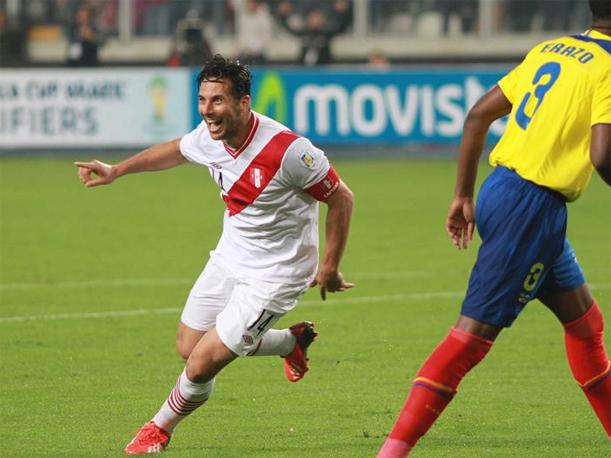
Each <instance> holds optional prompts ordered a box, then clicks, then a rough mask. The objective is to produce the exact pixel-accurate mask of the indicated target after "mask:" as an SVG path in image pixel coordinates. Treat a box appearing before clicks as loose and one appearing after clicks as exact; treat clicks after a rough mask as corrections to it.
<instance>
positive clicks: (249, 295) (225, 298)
mask: <svg viewBox="0 0 611 458" xmlns="http://www.w3.org/2000/svg"><path fill="white" fill-rule="evenodd" d="M307 289H308V284H307V283H303V284H302V285H287V284H283V283H271V282H266V281H261V280H256V279H252V278H246V277H243V276H240V275H237V274H235V273H234V272H232V271H230V270H229V269H228V268H227V267H226V266H224V265H222V264H221V263H219V261H218V260H215V259H210V260H209V261H208V263H207V264H206V267H205V268H204V270H203V272H202V273H201V274H200V276H199V278H198V279H197V281H196V282H195V284H194V285H193V288H192V289H191V292H190V293H189V297H188V298H187V302H186V304H185V308H184V309H183V311H182V316H181V318H180V321H182V323H183V324H185V325H186V326H188V327H190V328H191V329H195V330H197V331H208V330H210V329H212V328H214V327H216V331H217V333H218V335H219V337H220V339H221V341H222V342H223V343H224V344H225V345H226V346H227V348H229V349H230V350H231V351H232V352H234V353H235V354H237V355H240V356H245V355H247V354H248V353H249V352H251V351H253V350H254V349H255V348H256V346H257V344H258V343H259V340H260V339H261V337H263V335H264V334H265V333H266V332H267V331H268V330H269V329H270V328H271V327H272V326H273V325H274V324H275V323H276V321H278V320H279V319H280V318H281V317H282V316H283V315H285V314H286V313H287V312H289V311H290V310H292V309H293V308H294V307H295V305H297V301H298V300H299V298H300V297H301V296H302V295H303V294H304V293H305V292H306V291H307Z"/></svg>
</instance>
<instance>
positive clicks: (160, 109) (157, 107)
mask: <svg viewBox="0 0 611 458" xmlns="http://www.w3.org/2000/svg"><path fill="white" fill-rule="evenodd" d="M167 89H168V83H167V81H166V80H165V78H162V77H161V76H155V77H154V78H153V79H152V80H151V82H150V83H149V96H150V97H151V102H152V103H153V121H154V122H155V123H157V124H159V123H162V122H164V121H165V117H166V116H165V109H166V101H167Z"/></svg>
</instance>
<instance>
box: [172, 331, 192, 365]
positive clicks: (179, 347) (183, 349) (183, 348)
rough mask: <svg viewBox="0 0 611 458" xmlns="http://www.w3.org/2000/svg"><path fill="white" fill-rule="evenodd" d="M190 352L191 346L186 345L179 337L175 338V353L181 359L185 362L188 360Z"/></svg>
mask: <svg viewBox="0 0 611 458" xmlns="http://www.w3.org/2000/svg"><path fill="white" fill-rule="evenodd" d="M192 351H193V345H187V344H186V343H185V342H184V340H183V339H181V338H180V336H179V337H177V338H176V352H177V353H178V354H179V355H180V357H181V358H182V359H184V360H185V361H186V360H187V359H189V355H190V354H191V352H192Z"/></svg>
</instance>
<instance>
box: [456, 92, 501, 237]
mask: <svg viewBox="0 0 611 458" xmlns="http://www.w3.org/2000/svg"><path fill="white" fill-rule="evenodd" d="M509 112H511V103H510V102H509V100H507V97H505V95H504V94H503V91H501V89H500V88H499V87H498V86H495V87H494V88H492V89H491V90H490V91H489V92H488V93H487V94H486V95H484V96H483V97H482V98H481V99H480V100H479V101H478V102H477V103H476V104H475V105H474V106H473V108H471V110H470V111H469V114H468V115H467V119H466V120H465V125H464V128H463V136H462V140H461V142H460V156H459V158H458V170H457V176H456V187H455V189H454V200H453V201H452V204H451V205H450V209H449V210H448V217H447V220H446V231H447V233H448V235H449V236H450V238H451V239H452V243H453V244H454V246H456V247H457V248H458V249H461V248H467V246H468V244H469V242H470V241H471V240H472V239H473V229H474V227H475V205H474V203H473V193H474V188H475V179H476V178H477V166H478V164H479V158H480V156H481V154H482V149H483V148H484V142H485V140H486V134H487V133H488V128H489V127H490V125H491V124H492V123H493V122H494V121H495V120H497V119H499V118H502V117H503V116H505V115H506V114H508V113H509Z"/></svg>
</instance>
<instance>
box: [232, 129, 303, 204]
mask: <svg viewBox="0 0 611 458" xmlns="http://www.w3.org/2000/svg"><path fill="white" fill-rule="evenodd" d="M297 138H299V135H297V134H295V133H293V132H290V131H288V130H287V131H283V132H280V133H278V134H276V135H274V136H273V137H272V139H271V140H270V141H269V142H268V143H267V145H265V146H264V147H263V149H262V150H261V152H260V153H259V154H257V156H256V157H255V158H254V159H253V161H252V162H251V163H250V164H249V165H248V167H247V168H246V170H244V172H243V173H242V175H241V176H240V178H239V179H238V180H237V181H236V182H235V183H234V184H233V186H232V187H231V189H230V190H229V192H228V193H227V194H226V195H225V196H224V200H225V203H226V204H227V208H228V209H229V216H233V215H236V214H238V213H240V212H241V211H242V210H244V209H245V208H246V207H247V206H249V205H250V204H252V203H253V202H254V201H255V200H256V199H257V197H259V195H260V194H261V193H262V192H263V190H264V189H265V188H266V187H267V185H268V184H269V182H270V181H272V178H274V175H276V172H278V169H279V168H280V165H281V164H282V158H283V157H284V154H285V153H286V150H287V148H288V147H289V146H290V144H291V143H293V142H294V141H295V140H296V139H297Z"/></svg>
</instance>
